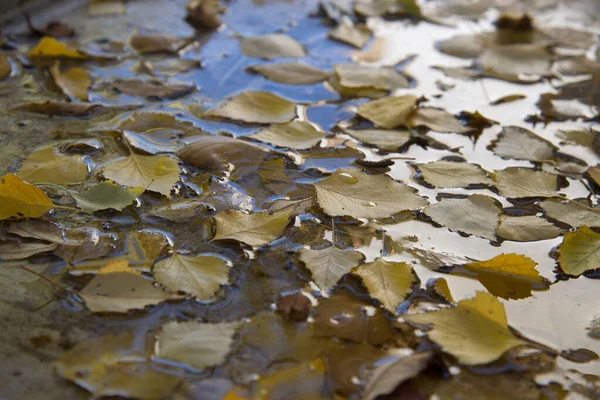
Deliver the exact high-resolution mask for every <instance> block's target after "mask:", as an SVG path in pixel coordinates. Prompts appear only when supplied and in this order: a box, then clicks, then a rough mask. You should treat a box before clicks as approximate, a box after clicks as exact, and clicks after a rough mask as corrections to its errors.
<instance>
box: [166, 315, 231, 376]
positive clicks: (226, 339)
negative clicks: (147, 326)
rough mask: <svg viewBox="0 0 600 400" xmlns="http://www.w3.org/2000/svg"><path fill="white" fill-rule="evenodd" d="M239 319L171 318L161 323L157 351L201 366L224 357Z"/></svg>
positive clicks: (175, 359) (170, 357)
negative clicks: (211, 320) (229, 320)
mask: <svg viewBox="0 0 600 400" xmlns="http://www.w3.org/2000/svg"><path fill="white" fill-rule="evenodd" d="M239 325H240V324H239V322H220V323H217V324H208V323H201V322H196V321H186V322H176V321H172V322H169V323H167V324H165V325H163V326H162V328H161V331H160V333H159V334H158V337H157V344H156V346H157V347H156V348H157V351H156V355H157V356H158V357H161V358H166V359H169V360H174V361H177V362H181V363H184V364H188V365H189V366H191V367H192V368H195V369H198V370H202V369H205V368H210V367H214V366H216V365H219V364H221V363H223V362H224V361H225V357H226V356H227V354H228V353H229V350H230V347H231V345H232V343H233V335H234V333H235V332H236V330H237V329H238V327H239Z"/></svg>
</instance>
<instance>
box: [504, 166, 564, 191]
mask: <svg viewBox="0 0 600 400" xmlns="http://www.w3.org/2000/svg"><path fill="white" fill-rule="evenodd" d="M494 181H495V182H496V183H495V185H496V187H497V188H498V190H499V191H500V194H501V195H502V196H504V197H508V198H521V197H555V196H558V193H557V190H558V177H557V175H554V174H551V173H549V172H544V171H535V170H533V169H528V168H518V167H510V168H506V169H504V170H501V171H496V172H495V173H494Z"/></svg>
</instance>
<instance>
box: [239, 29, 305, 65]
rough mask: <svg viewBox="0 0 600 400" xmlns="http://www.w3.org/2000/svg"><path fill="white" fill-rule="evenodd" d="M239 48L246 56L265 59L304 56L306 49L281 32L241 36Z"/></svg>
mask: <svg viewBox="0 0 600 400" xmlns="http://www.w3.org/2000/svg"><path fill="white" fill-rule="evenodd" d="M240 49H241V50H242V53H244V55H246V56H248V57H254V58H264V59H265V60H272V59H274V58H282V57H286V58H300V57H305V56H306V50H305V49H304V46H303V45H302V44H300V43H298V42H297V41H296V40H295V39H292V38H291V37H289V36H288V35H284V34H281V33H269V34H266V35H262V36H248V37H242V38H240Z"/></svg>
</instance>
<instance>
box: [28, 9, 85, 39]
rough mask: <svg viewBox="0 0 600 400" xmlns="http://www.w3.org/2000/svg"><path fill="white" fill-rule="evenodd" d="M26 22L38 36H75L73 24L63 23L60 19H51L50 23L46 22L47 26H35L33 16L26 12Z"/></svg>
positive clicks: (30, 29)
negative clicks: (32, 20)
mask: <svg viewBox="0 0 600 400" xmlns="http://www.w3.org/2000/svg"><path fill="white" fill-rule="evenodd" d="M25 22H26V23H27V27H28V28H29V31H30V32H31V33H32V34H34V35H37V36H54V37H60V36H65V37H73V36H75V29H73V28H72V27H71V26H69V25H67V24H65V23H62V22H60V21H50V22H48V24H46V27H45V28H41V29H40V28H36V27H35V26H33V23H32V22H31V17H30V16H29V14H25Z"/></svg>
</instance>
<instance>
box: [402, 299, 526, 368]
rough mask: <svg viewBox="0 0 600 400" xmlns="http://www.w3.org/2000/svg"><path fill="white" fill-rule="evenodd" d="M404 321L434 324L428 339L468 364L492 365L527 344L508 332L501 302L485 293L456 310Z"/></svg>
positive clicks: (465, 302) (442, 311)
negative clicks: (517, 347) (515, 348)
mask: <svg viewBox="0 0 600 400" xmlns="http://www.w3.org/2000/svg"><path fill="white" fill-rule="evenodd" d="M403 318H405V319H407V320H409V321H412V322H416V323H418V324H432V325H433V329H432V330H430V331H429V332H428V333H427V334H428V336H429V338H430V339H431V340H433V341H434V342H436V343H438V344H439V345H440V346H442V349H443V350H444V351H446V352H448V353H450V354H452V355H453V356H455V357H456V358H457V359H458V361H459V362H460V363H462V364H466V365H478V364H487V363H490V362H492V361H494V360H496V359H498V358H499V357H500V356H502V354H504V352H506V351H507V350H509V349H511V348H513V347H515V346H519V345H522V344H524V342H523V341H522V340H521V339H519V338H517V337H516V336H515V335H514V334H513V333H512V332H511V331H510V330H509V328H508V321H507V319H506V311H505V310H504V306H503V305H502V303H500V301H499V300H498V299H497V298H496V297H494V296H492V295H491V294H489V293H486V292H477V294H476V295H475V297H474V298H472V299H466V300H461V301H459V302H458V304H457V306H456V307H454V308H446V309H442V310H439V311H435V312H428V313H425V314H417V315H407V316H403Z"/></svg>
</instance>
